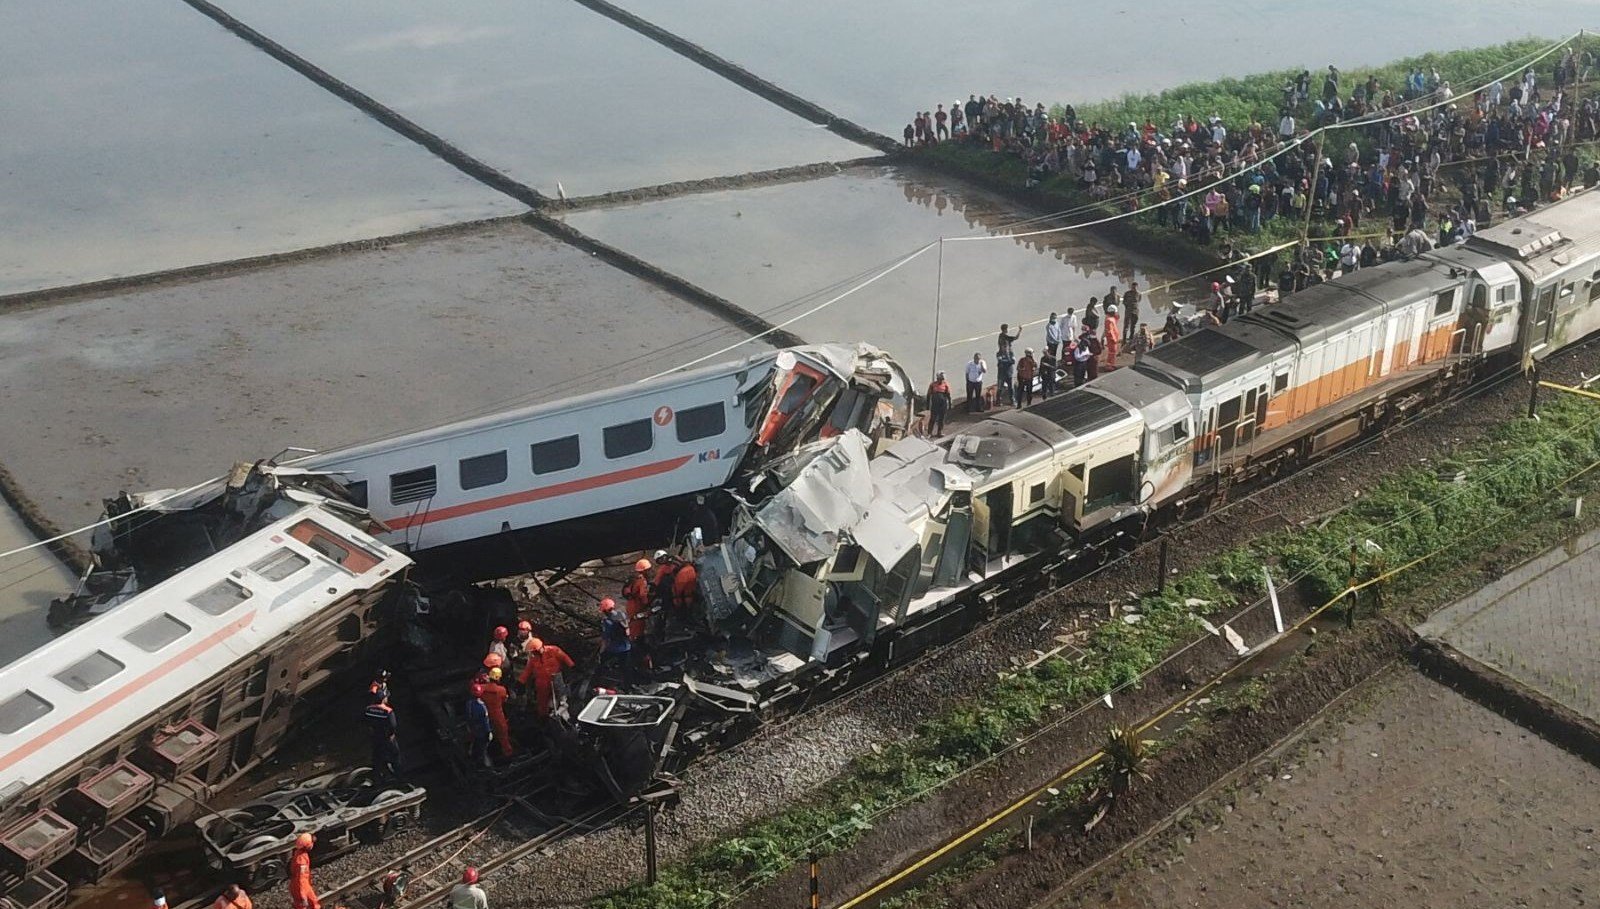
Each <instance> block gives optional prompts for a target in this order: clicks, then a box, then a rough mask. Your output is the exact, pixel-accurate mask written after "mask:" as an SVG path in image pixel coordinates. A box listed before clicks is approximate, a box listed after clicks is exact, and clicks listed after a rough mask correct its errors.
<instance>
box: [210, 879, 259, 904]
mask: <svg viewBox="0 0 1600 909" xmlns="http://www.w3.org/2000/svg"><path fill="white" fill-rule="evenodd" d="M211 909H253V906H252V905H251V903H250V894H248V893H245V892H244V888H243V887H241V886H239V885H238V884H229V885H228V886H227V889H225V890H223V891H222V894H221V895H220V896H218V897H217V899H216V901H215V902H213V903H212V904H211Z"/></svg>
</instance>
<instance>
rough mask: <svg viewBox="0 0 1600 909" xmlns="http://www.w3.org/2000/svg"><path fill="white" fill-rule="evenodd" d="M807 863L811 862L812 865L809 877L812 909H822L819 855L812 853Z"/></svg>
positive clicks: (807, 857) (807, 858) (808, 856)
mask: <svg viewBox="0 0 1600 909" xmlns="http://www.w3.org/2000/svg"><path fill="white" fill-rule="evenodd" d="M806 861H807V862H809V863H810V865H811V873H810V875H809V877H810V879H811V902H810V906H811V909H822V888H821V886H820V879H819V876H818V873H817V872H818V870H819V867H818V865H817V854H816V853H815V852H812V853H811V854H810V855H807V856H806Z"/></svg>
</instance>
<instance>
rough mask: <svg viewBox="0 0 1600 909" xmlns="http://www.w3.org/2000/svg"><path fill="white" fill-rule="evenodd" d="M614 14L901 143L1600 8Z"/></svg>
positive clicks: (668, 10)
mask: <svg viewBox="0 0 1600 909" xmlns="http://www.w3.org/2000/svg"><path fill="white" fill-rule="evenodd" d="M262 2H268V0H262ZM616 2H617V3H618V4H619V5H621V6H623V7H624V8H626V9H628V10H629V11H630V12H633V13H636V14H638V15H640V16H642V17H644V18H645V19H647V20H649V21H651V22H654V23H655V24H657V25H660V26H663V27H665V28H667V29H670V30H672V31H674V32H675V33H677V34H678V35H681V36H682V37H684V38H687V39H688V40H690V41H695V42H697V43H699V44H700V45H701V46H703V47H705V48H706V49H707V50H709V51H711V52H712V53H716V54H720V55H722V56H724V57H727V58H728V59H730V60H732V61H734V62H735V63H739V64H741V65H743V66H744V67H746V68H747V69H750V70H752V71H753V72H756V73H757V74H759V75H761V76H763V77H765V78H767V79H769V80H771V81H773V82H775V83H777V84H778V85H780V86H782V87H784V88H786V89H788V90H790V91H792V92H795V93H797V94H799V95H801V96H803V97H805V98H808V99H810V100H812V101H815V102H816V103H818V104H820V105H822V106H823V107H826V108H828V109H829V110H831V111H833V112H834V113H835V114H838V115H840V116H842V117H847V118H850V119H852V120H855V121H856V122H858V123H860V124H861V125H863V126H865V127H867V128H869V129H875V130H877V131H879V132H882V133H886V134H889V135H892V136H895V137H897V138H898V137H899V135H900V129H901V128H902V127H904V126H905V125H906V123H908V122H910V120H911V118H912V117H913V116H914V115H915V112H916V111H917V110H919V109H922V110H932V109H933V105H934V104H937V103H941V102H942V103H944V104H946V105H948V104H950V103H951V102H952V101H955V100H956V99H957V98H960V99H961V100H965V99H966V98H967V96H968V95H969V94H971V93H973V92H979V93H991V92H992V93H995V94H999V95H1002V96H1010V95H1020V96H1022V97H1023V98H1025V99H1027V100H1029V101H1035V100H1037V101H1043V102H1044V103H1045V104H1046V105H1049V104H1052V103H1059V102H1069V101H1070V102H1074V103H1082V102H1083V101H1090V100H1098V99H1102V98H1112V97H1116V96H1118V95H1122V94H1125V93H1128V92H1150V91H1158V90H1160V89H1163V88H1170V87H1172V86H1174V85H1178V84H1180V83H1185V82H1196V81H1203V80H1208V79H1215V78H1218V77H1222V76H1241V75H1245V74H1248V73H1257V72H1263V71H1267V70H1275V69H1288V68H1291V67H1304V68H1309V69H1311V70H1312V71H1313V72H1316V71H1318V70H1319V69H1320V68H1322V67H1324V66H1326V65H1328V64H1329V63H1334V64H1338V65H1339V66H1341V67H1356V66H1361V65H1373V64H1378V63H1385V62H1388V61H1389V60H1393V59H1396V58H1399V57H1404V56H1407V55H1411V54H1421V53H1426V52H1428V51H1437V50H1447V49H1450V48H1455V47H1471V46H1477V45H1483V44H1492V43H1495V42H1499V41H1509V40H1511V39H1513V38H1520V37H1523V36H1525V35H1530V34H1535V35H1547V36H1551V37H1559V36H1564V35H1569V34H1572V33H1573V32H1576V31H1578V29H1580V28H1584V27H1585V26H1587V27H1590V28H1594V27H1596V26H1597V25H1600V7H1597V5H1596V4H1595V3H1593V2H1584V3H1572V2H1569V0H1508V2H1505V3H1492V4H1491V3H1483V2H1480V0H1441V2H1437V3H1427V4H1396V3H1387V2H1383V0H1347V2H1344V3H1340V4H1338V5H1337V6H1329V7H1326V8H1313V7H1309V6H1306V7H1298V6H1294V5H1286V4H1284V3H1282V2H1278V0H1213V2H1210V3H1204V4H1192V3H1180V2H1176V0H1157V2H1153V3H1128V2H1119V3H1061V2H1052V0H1007V2H1004V3H960V2H934V3H929V2H927V0H875V2H871V3H861V2H856V0H805V2H799V0H766V2H759V3H755V2H750V0H616ZM1195 114H1196V115H1198V116H1205V114H1206V112H1205V111H1195Z"/></svg>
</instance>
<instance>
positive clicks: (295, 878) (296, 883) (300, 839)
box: [289, 833, 322, 909]
mask: <svg viewBox="0 0 1600 909" xmlns="http://www.w3.org/2000/svg"><path fill="white" fill-rule="evenodd" d="M316 845H317V838H316V837H315V836H312V835H311V834H309V833H302V834H300V835H299V836H297V837H295V840H294V855H293V857H292V858H290V859H289V902H290V903H291V904H292V905H293V906H294V909H322V901H321V900H319V899H317V891H316V890H315V889H313V888H312V886H311V849H312V847H314V846H316Z"/></svg>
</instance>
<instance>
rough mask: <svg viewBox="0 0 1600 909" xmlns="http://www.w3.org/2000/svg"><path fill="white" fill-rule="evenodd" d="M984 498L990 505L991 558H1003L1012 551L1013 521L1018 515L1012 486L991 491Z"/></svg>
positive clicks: (1007, 485) (1003, 486) (1004, 486)
mask: <svg viewBox="0 0 1600 909" xmlns="http://www.w3.org/2000/svg"><path fill="white" fill-rule="evenodd" d="M983 498H984V500H985V501H986V502H987V503H988V505H989V558H991V559H994V558H1001V557H1003V556H1005V554H1006V553H1008V552H1010V551H1011V521H1012V518H1013V517H1014V516H1015V514H1016V507H1015V506H1016V503H1015V501H1013V493H1012V484H1010V483H1006V484H1004V485H1002V486H999V487H997V488H995V489H991V490H989V491H988V492H987V493H984V496H983Z"/></svg>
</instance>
